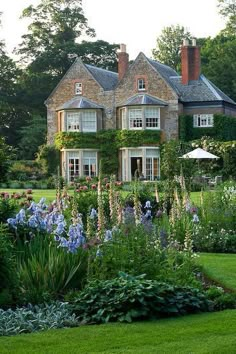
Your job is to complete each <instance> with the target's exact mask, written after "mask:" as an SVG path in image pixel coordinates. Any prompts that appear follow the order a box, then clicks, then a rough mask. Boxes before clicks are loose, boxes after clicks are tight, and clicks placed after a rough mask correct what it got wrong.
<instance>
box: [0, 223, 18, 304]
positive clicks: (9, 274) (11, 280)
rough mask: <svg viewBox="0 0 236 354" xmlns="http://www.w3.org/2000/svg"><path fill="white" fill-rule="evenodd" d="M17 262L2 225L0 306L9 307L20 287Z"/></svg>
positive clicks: (0, 233) (0, 241)
mask: <svg viewBox="0 0 236 354" xmlns="http://www.w3.org/2000/svg"><path fill="white" fill-rule="evenodd" d="M17 280H18V279H17V276H16V260H15V257H14V250H13V245H12V243H11V240H10V237H9V234H8V231H7V228H6V227H5V226H4V225H3V224H0V305H1V306H4V305H8V304H11V302H12V297H13V296H14V293H15V292H16V288H17V286H18V281H17Z"/></svg>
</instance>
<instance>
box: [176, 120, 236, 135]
mask: <svg viewBox="0 0 236 354" xmlns="http://www.w3.org/2000/svg"><path fill="white" fill-rule="evenodd" d="M202 136H210V137H212V138H214V139H217V140H222V141H230V140H235V139H236V117H229V116H226V115H224V114H214V126H213V127H209V128H202V127H201V128H196V127H194V126H193V116H192V115H181V116H180V117H179V138H180V139H181V140H183V141H191V140H195V139H200V138H201V137H202Z"/></svg>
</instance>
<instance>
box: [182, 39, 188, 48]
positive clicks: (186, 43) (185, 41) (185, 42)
mask: <svg viewBox="0 0 236 354" xmlns="http://www.w3.org/2000/svg"><path fill="white" fill-rule="evenodd" d="M188 45H189V40H188V39H187V38H184V40H183V46H185V47H187V46H188Z"/></svg>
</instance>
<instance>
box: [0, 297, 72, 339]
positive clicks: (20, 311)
mask: <svg viewBox="0 0 236 354" xmlns="http://www.w3.org/2000/svg"><path fill="white" fill-rule="evenodd" d="M76 325H77V320H76V318H75V315H72V314H71V310H70V308H69V306H68V305H67V304H66V303H62V302H55V303H52V304H45V305H38V306H31V305H30V306H28V307H22V308H16V309H15V310H11V309H8V310H6V311H4V310H1V309H0V336H10V335H15V334H20V333H31V332H36V331H45V330H48V329H53V328H64V327H68V326H70V327H73V326H76Z"/></svg>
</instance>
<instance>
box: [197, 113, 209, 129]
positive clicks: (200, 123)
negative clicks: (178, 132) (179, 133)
mask: <svg viewBox="0 0 236 354" xmlns="http://www.w3.org/2000/svg"><path fill="white" fill-rule="evenodd" d="M193 126H194V127H213V126H214V117H213V114H194V115H193Z"/></svg>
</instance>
